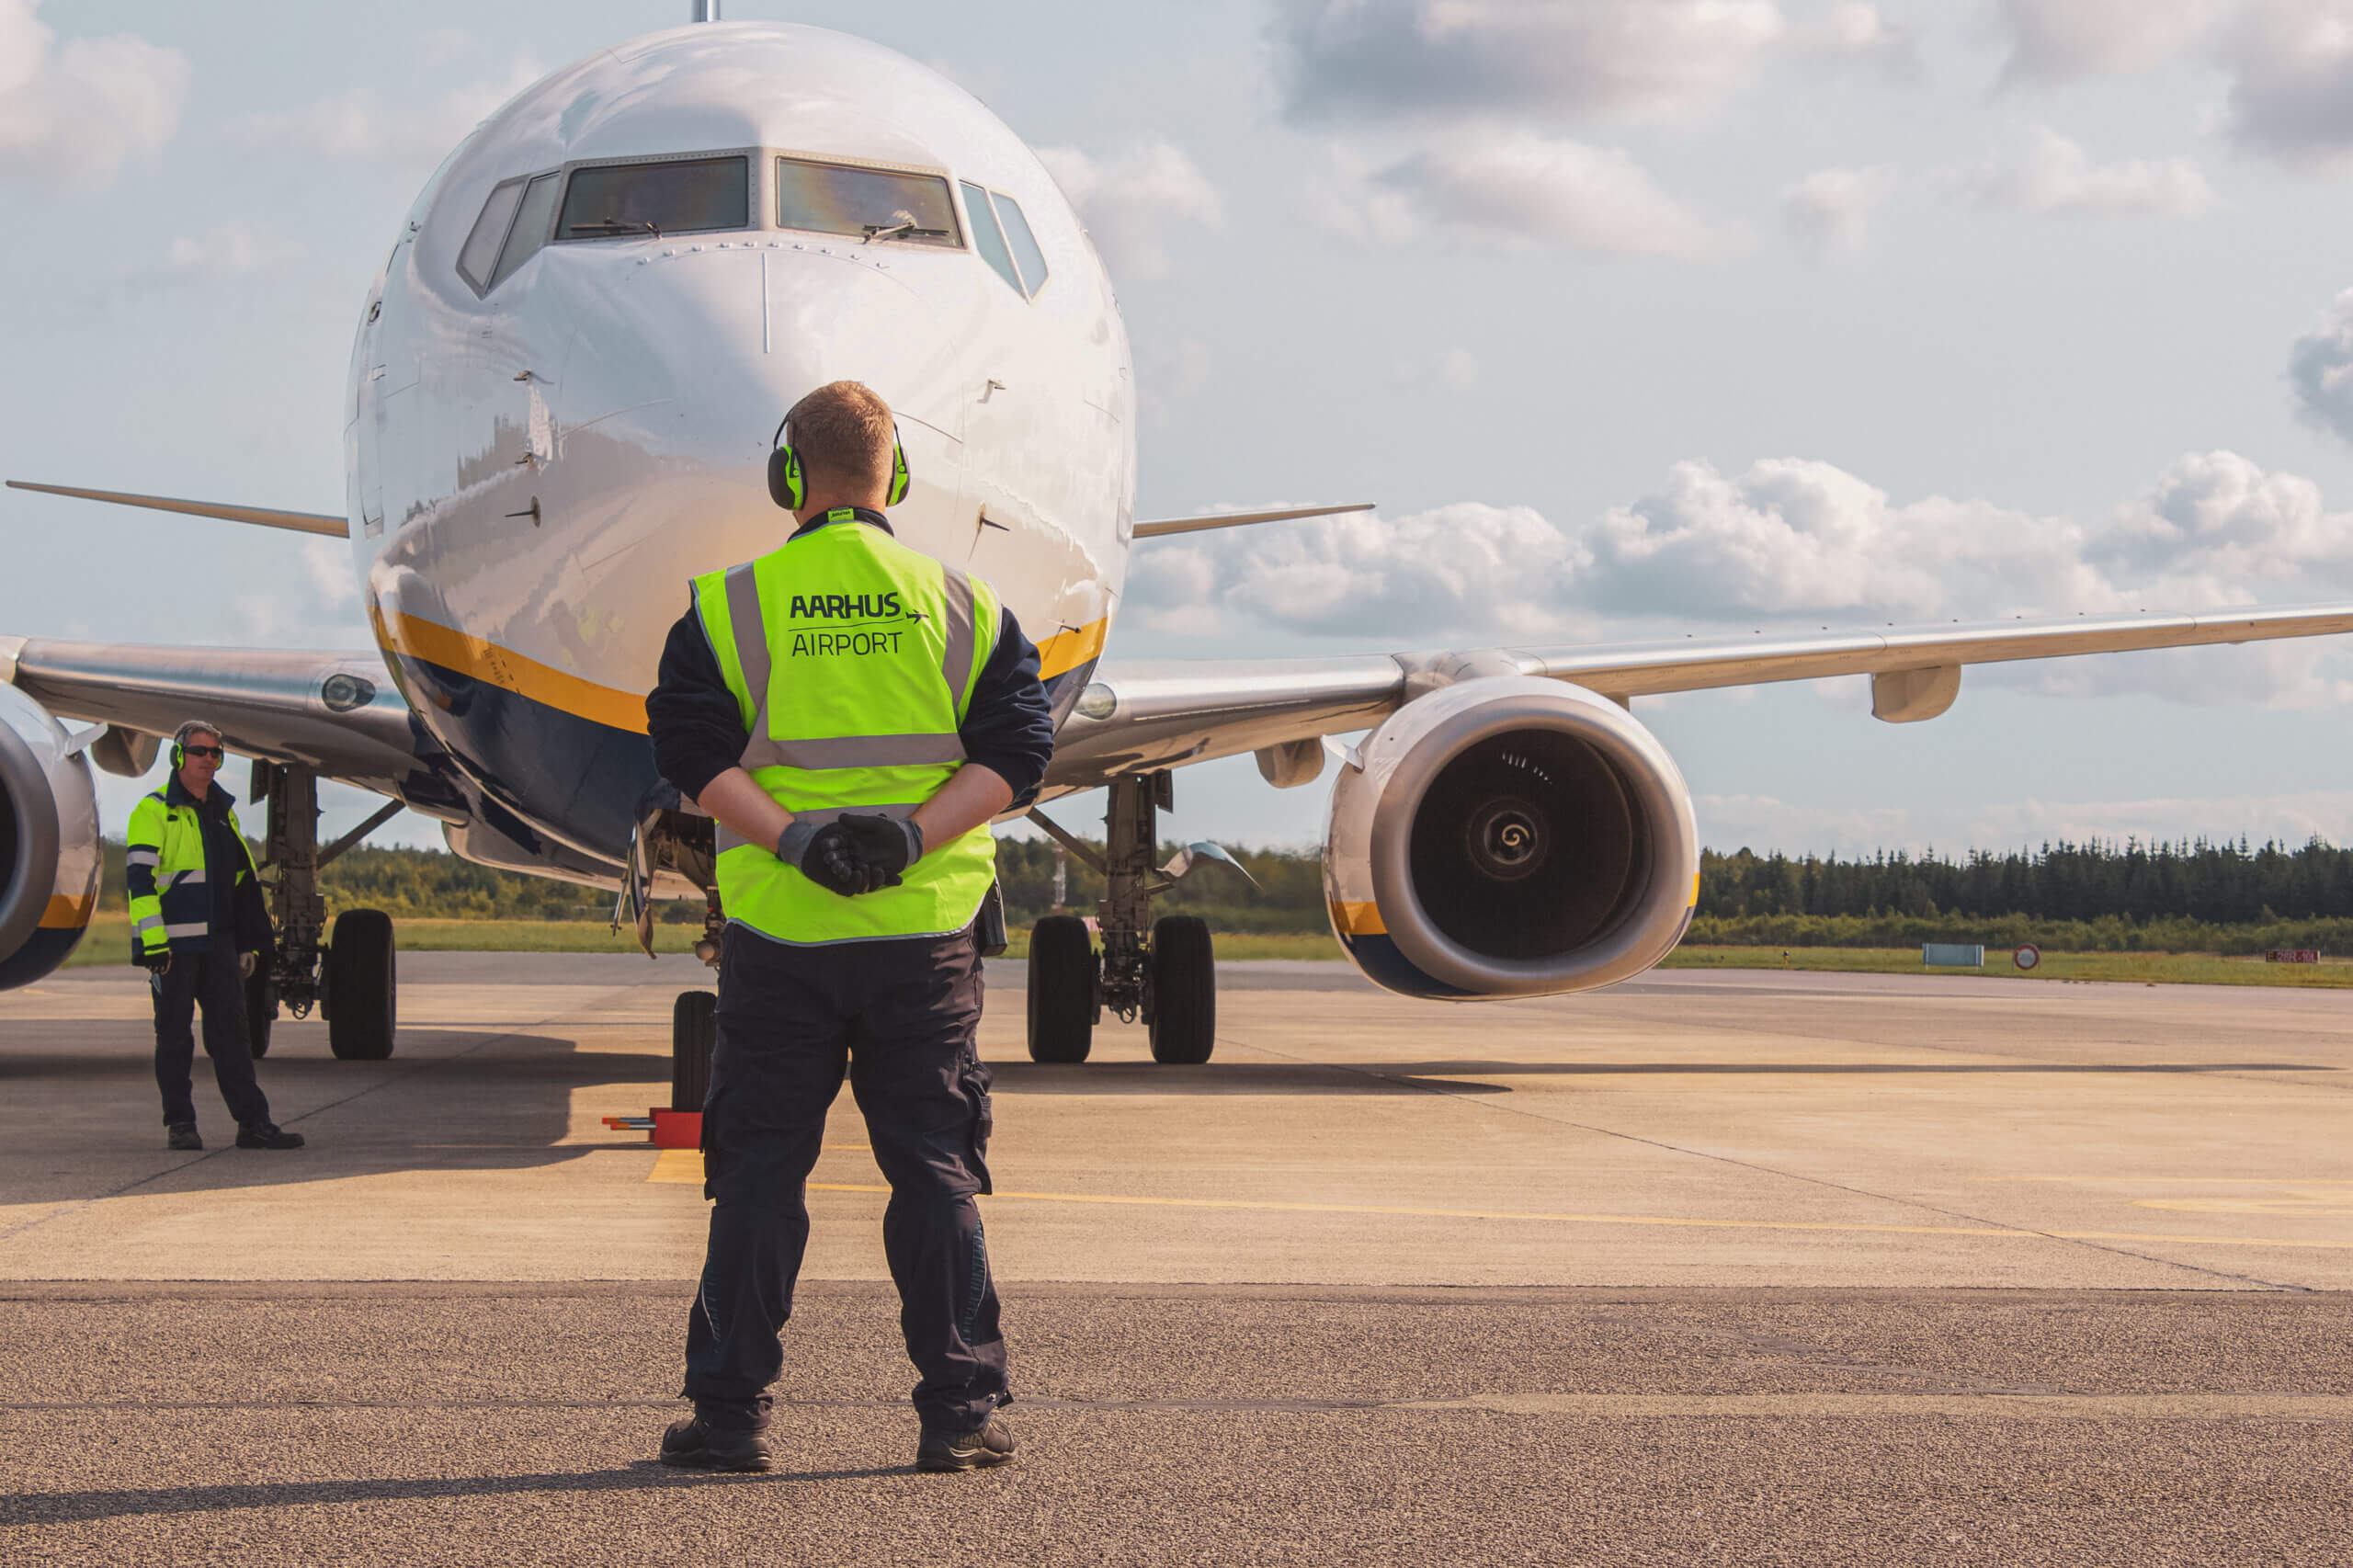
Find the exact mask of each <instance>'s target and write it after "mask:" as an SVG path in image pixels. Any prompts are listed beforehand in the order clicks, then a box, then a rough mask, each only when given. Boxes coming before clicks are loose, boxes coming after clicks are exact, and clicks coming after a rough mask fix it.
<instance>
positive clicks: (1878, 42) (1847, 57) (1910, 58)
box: [1795, 4, 1920, 81]
mask: <svg viewBox="0 0 2353 1568" xmlns="http://www.w3.org/2000/svg"><path fill="white" fill-rule="evenodd" d="M1795 42H1796V44H1797V47H1798V50H1799V52H1801V53H1803V54H1808V55H1811V56H1813V58H1815V59H1817V60H1823V61H1829V62H1836V63H1841V64H1853V65H1868V66H1871V67H1873V68H1875V69H1877V70H1879V71H1881V72H1882V73H1884V74H1887V75H1889V76H1892V77H1894V78H1896V79H1897V80H1900V81H1908V80H1911V79H1913V78H1915V77H1917V76H1918V75H1919V74H1920V38H1919V33H1918V31H1917V29H1915V28H1909V27H1904V26H1900V25H1896V24H1893V23H1890V22H1889V21H1888V20H1887V18H1886V17H1882V16H1881V15H1880V14H1879V8H1878V7H1877V6H1866V5H1860V4H1852V5H1844V6H1836V7H1835V8H1834V9H1833V10H1832V11H1831V12H1830V14H1829V15H1828V16H1827V17H1824V18H1823V19H1822V20H1820V21H1818V22H1816V23H1814V24H1813V25H1812V26H1810V27H1807V28H1802V29H1801V30H1800V31H1799V33H1798V35H1797V37H1796V40H1795Z"/></svg>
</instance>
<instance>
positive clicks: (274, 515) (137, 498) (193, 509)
mask: <svg viewBox="0 0 2353 1568" xmlns="http://www.w3.org/2000/svg"><path fill="white" fill-rule="evenodd" d="M8 488H9V489H11V490H38V491H40V492H41V493H42V494H46V495H74V496H79V497H80V498H81V499H83V500H85V501H111V502H113V503H115V504H116V505H117V506H145V507H148V508H150V509H152V510H154V511H158V512H185V513H187V514H188V516H189V517H222V518H225V519H227V520H228V521H230V522H233V523H256V524H258V525H259V526H261V527H262V528H291V529H292V530H294V531H295V532H296V533H305V534H324V535H325V536H327V537H328V538H330V539H348V538H350V537H351V525H350V524H348V523H347V522H346V521H345V520H344V519H343V518H341V517H333V516H330V515H329V514H327V513H324V512H279V511H273V510H272V509H270V508H269V507H267V506H220V505H218V504H216V503H214V502H210V501H178V500H175V499H173V498H172V497H171V496H168V495H133V494H129V493H128V492H125V491H120V490H76V489H74V488H72V487H71V486H68V485H63V484H33V483H28V482H27V481H25V480H21V479H12V480H10V481H8Z"/></svg>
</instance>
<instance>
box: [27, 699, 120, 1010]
mask: <svg viewBox="0 0 2353 1568" xmlns="http://www.w3.org/2000/svg"><path fill="white" fill-rule="evenodd" d="M97 902H98V798H97V787H96V785H95V784H94V782H93V781H92V779H91V778H90V764H89V760H88V758H87V757H85V756H83V755H82V753H81V752H80V751H78V750H76V749H75V748H74V743H73V740H72V738H71V737H69V736H68V735H67V734H66V733H65V732H64V730H63V728H61V727H60V726H59V724H58V722H57V721H56V720H54V719H52V718H51V717H50V716H49V713H48V710H45V709H43V708H42V707H41V705H40V703H38V702H35V701H34V700H33V699H31V698H29V697H27V696H26V695H25V694H24V693H23V692H21V691H18V690H17V688H16V687H13V686H0V991H6V990H8V989H10V988H12V987H15V986H18V985H29V984H31V983H33V982H34V981H36V980H39V979H40V977H41V976H43V975H45V974H47V973H48V972H49V971H51V970H53V969H55V968H56V967H57V966H58V965H59V964H62V963H63V962H64V961H65V960H66V957H67V955H69V954H71V953H72V952H73V951H74V948H75V947H77V946H79V945H80V943H81V940H82V934H83V933H84V932H85V931H87V930H88V929H89V928H90V912H91V910H92V909H94V908H95V907H97ZM126 956H128V955H127V953H126Z"/></svg>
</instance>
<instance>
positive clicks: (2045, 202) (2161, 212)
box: [1961, 130, 2214, 218]
mask: <svg viewBox="0 0 2353 1568" xmlns="http://www.w3.org/2000/svg"><path fill="white" fill-rule="evenodd" d="M1961 187H1962V189H1963V190H1965V191H1966V192H1967V193H1968V194H1969V195H1970V196H1971V197H1972V199H1975V200H1976V201H1977V202H1978V204H1979V205H1981V206H1984V207H1990V208H1995V209H1999V210H2005V211H2010V212H2030V213H2038V214H2052V213H2081V214H2087V215H2091V216H2095V217H2102V218H2139V217H2146V218H2194V217H2197V216H2198V215H2199V214H2200V213H2202V212H2204V211H2206V210H2208V209H2210V208H2211V207H2212V206H2213V205H2214V191H2213V187H2211V186H2209V185H2208V184H2207V183H2206V176H2204V175H2203V174H2201V173H2200V172H2199V168H2198V165H2196V164H2193V163H2191V162H2190V161H2189V160H2188V159H2187V158H2163V159H2150V158H2134V159H2131V160H2130V161H2128V162H2125V163H2119V164H2104V165H2096V164H2094V163H2093V162H2092V161H2091V157H2090V155H2089V154H2088V153H2086V152H2085V151H2084V150H2083V148H2081V147H2080V146H2078V145H2076V144H2075V142H2070V141H2069V140H2068V139H2067V138H2065V137H2064V136H2062V135H2060V134H2059V133H2058V132H2057V131H2050V130H2045V131H2042V132H2041V133H2040V135H2039V136H2038V137H2037V138H2036V141H2035V144H2034V146H2033V147H2032V148H2031V149H2030V150H2029V152H2028V153H2026V155H2025V156H2024V157H2022V158H2020V159H2018V161H2017V162H2015V163H2009V164H1989V165H1984V166H1982V167H1980V168H1977V169H1975V170H1972V171H1971V172H1969V173H1967V174H1965V175H1963V176H1961Z"/></svg>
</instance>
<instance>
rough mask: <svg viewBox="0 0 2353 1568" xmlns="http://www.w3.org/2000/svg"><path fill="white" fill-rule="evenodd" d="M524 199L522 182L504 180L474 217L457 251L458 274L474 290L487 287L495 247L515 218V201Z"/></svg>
mask: <svg viewBox="0 0 2353 1568" xmlns="http://www.w3.org/2000/svg"><path fill="white" fill-rule="evenodd" d="M522 199H523V182H522V181H521V180H519V179H510V180H507V181H505V182H504V183H502V184H501V185H499V186H498V187H497V188H496V189H494V190H493V191H492V192H491V193H490V199H489V200H488V201H485V202H483V208H482V216H481V217H479V218H477V219H475V220H474V226H473V232H472V233H469V234H468V235H467V236H466V243H465V244H463V245H462V246H460V248H459V251H458V276H459V277H460V278H464V279H465V280H466V281H467V282H469V283H471V284H472V285H473V290H474V292H475V293H477V294H480V293H484V292H486V291H487V290H489V288H490V274H491V269H492V267H494V266H495V265H496V264H497V261H498V247H499V246H501V245H503V244H506V231H507V229H508V228H509V227H510V226H512V225H513V223H514V222H515V205H516V203H517V202H519V201H521V200H522Z"/></svg>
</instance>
